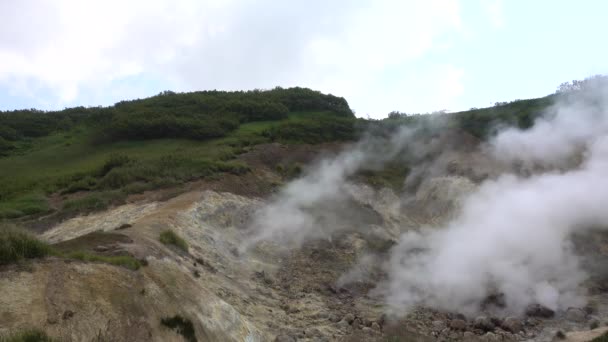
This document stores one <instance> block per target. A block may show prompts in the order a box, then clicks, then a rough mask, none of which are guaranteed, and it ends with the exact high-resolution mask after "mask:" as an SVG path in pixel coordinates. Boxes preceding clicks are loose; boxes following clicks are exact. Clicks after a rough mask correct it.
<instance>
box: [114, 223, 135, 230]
mask: <svg viewBox="0 0 608 342" xmlns="http://www.w3.org/2000/svg"><path fill="white" fill-rule="evenodd" d="M131 227H133V226H132V225H130V224H128V223H123V224H121V225H120V226H118V227H116V230H122V229H127V228H131Z"/></svg>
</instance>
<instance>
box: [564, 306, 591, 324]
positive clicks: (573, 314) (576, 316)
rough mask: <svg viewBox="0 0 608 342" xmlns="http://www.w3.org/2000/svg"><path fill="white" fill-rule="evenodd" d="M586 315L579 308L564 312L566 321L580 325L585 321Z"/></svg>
mask: <svg viewBox="0 0 608 342" xmlns="http://www.w3.org/2000/svg"><path fill="white" fill-rule="evenodd" d="M586 318H587V313H586V312H585V310H583V309H580V308H568V310H566V319H567V320H569V321H572V322H577V323H582V322H584V321H585V320H586Z"/></svg>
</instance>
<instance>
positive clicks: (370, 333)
mask: <svg viewBox="0 0 608 342" xmlns="http://www.w3.org/2000/svg"><path fill="white" fill-rule="evenodd" d="M361 331H363V332H364V333H365V334H367V335H372V334H373V333H374V331H373V330H372V328H368V327H363V329H361Z"/></svg>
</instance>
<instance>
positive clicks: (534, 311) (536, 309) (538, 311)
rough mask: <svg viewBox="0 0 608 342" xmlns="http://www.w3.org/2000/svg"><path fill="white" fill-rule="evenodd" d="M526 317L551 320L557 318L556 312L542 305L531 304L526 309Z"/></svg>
mask: <svg viewBox="0 0 608 342" xmlns="http://www.w3.org/2000/svg"><path fill="white" fill-rule="evenodd" d="M526 315H527V316H530V317H541V318H551V317H553V316H555V311H553V310H551V309H549V308H548V307H546V306H543V305H540V304H530V305H528V307H527V308H526Z"/></svg>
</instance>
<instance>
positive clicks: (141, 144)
mask: <svg viewBox="0 0 608 342" xmlns="http://www.w3.org/2000/svg"><path fill="white" fill-rule="evenodd" d="M556 96H561V95H551V96H548V97H544V98H540V99H532V100H518V101H513V102H510V103H497V104H496V106H494V107H491V108H484V109H471V110H469V111H464V112H459V113H454V114H444V113H437V114H436V115H420V114H416V115H406V114H403V113H399V112H393V113H390V114H389V117H388V118H386V119H384V120H365V119H356V118H355V117H354V115H353V113H352V111H351V110H350V108H349V107H348V103H347V102H346V100H344V99H343V98H340V97H336V96H333V95H326V94H322V93H320V92H317V91H313V90H310V89H305V88H289V89H283V88H275V89H272V90H267V91H261V90H254V91H246V92H243V91H241V92H225V91H203V92H192V93H173V92H169V91H165V92H162V93H161V94H159V95H157V96H153V97H150V98H146V99H138V100H133V101H122V102H119V103H116V104H115V105H113V106H110V107H96V108H84V107H77V108H68V109H64V110H61V111H55V112H42V111H38V110H33V109H31V110H19V111H11V112H0V220H1V219H9V220H12V219H20V220H25V219H31V218H34V217H36V216H42V215H49V214H53V213H57V214H58V215H60V216H59V217H68V216H73V215H77V214H80V213H88V212H93V211H98V210H103V209H106V208H108V207H110V206H112V205H118V204H122V203H124V201H125V199H126V198H127V196H129V195H130V194H135V193H142V192H144V191H148V190H154V189H159V188H165V187H174V186H178V185H181V184H183V183H185V182H188V181H193V180H197V179H202V178H211V179H214V178H218V177H221V176H222V175H223V174H226V173H232V174H237V175H241V174H244V173H247V172H249V171H250V168H249V166H248V165H247V164H245V163H243V162H241V161H239V159H238V155H239V154H241V153H243V152H246V151H247V150H248V149H249V148H250V147H251V146H255V145H258V144H263V143H269V142H280V143H285V144H320V143H326V142H337V141H352V140H355V139H357V138H359V137H360V136H361V135H362V134H366V133H371V134H379V135H387V134H389V133H391V132H392V131H394V130H395V129H397V128H398V127H400V126H403V125H406V126H415V127H417V128H419V130H418V134H419V135H420V136H421V137H427V138H428V137H429V136H433V135H434V134H436V133H438V132H439V131H441V130H444V129H446V128H455V129H459V130H462V131H465V132H468V133H470V134H471V135H473V136H475V137H478V138H480V139H485V138H487V137H489V136H491V135H492V134H493V133H494V132H495V131H496V130H497V129H498V127H503V126H508V125H514V126H517V127H521V128H527V127H530V126H531V125H532V123H533V122H534V120H535V119H536V118H537V117H538V116H539V115H540V114H541V113H542V111H543V110H544V109H545V108H547V107H548V106H550V105H551V104H552V103H553V101H554V99H555V97H556ZM300 170H301V167H300V166H299V165H283V166H280V167H279V168H278V169H277V171H278V172H279V173H280V174H281V175H282V176H283V177H285V178H292V177H295V176H297V174H299V172H300ZM407 172H408V170H407V168H406V167H405V166H397V167H389V168H387V169H385V170H383V171H376V170H364V171H362V172H361V173H360V174H358V175H357V176H358V177H360V179H362V180H364V181H366V182H369V183H370V184H372V185H375V186H386V185H388V186H392V187H398V186H400V184H398V183H399V182H400V181H401V179H400V178H401V177H402V176H404V175H405V174H407ZM51 195H54V197H53V201H49V197H50V196H51ZM50 203H52V205H51V204H50Z"/></svg>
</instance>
